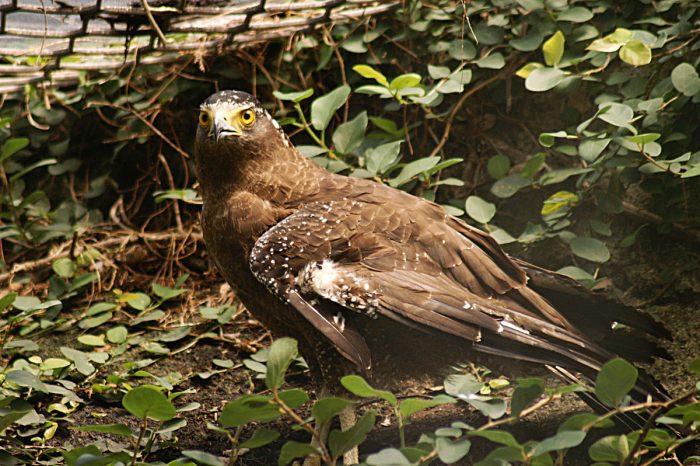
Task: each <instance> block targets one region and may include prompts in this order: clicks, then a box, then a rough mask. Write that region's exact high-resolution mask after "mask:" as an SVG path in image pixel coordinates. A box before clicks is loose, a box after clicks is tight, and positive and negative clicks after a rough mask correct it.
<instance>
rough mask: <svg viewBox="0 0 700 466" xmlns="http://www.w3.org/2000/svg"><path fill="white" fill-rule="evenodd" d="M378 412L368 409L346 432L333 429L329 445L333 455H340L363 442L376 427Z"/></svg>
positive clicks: (329, 436)
mask: <svg viewBox="0 0 700 466" xmlns="http://www.w3.org/2000/svg"><path fill="white" fill-rule="evenodd" d="M375 419H376V414H375V412H374V411H367V412H366V413H365V414H364V415H363V416H362V417H361V418H360V419H359V420H358V421H357V422H356V423H355V425H354V426H352V427H351V428H350V429H348V430H347V431H345V432H341V431H339V430H333V431H331V433H330V434H329V435H328V447H329V448H330V451H331V455H333V456H334V457H340V456H342V455H343V454H344V453H346V452H348V451H350V450H351V449H352V448H353V447H356V446H357V445H359V444H361V443H362V442H364V441H365V439H366V438H367V434H368V433H369V432H370V431H371V430H372V427H374V422H375Z"/></svg>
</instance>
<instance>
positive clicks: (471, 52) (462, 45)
mask: <svg viewBox="0 0 700 466" xmlns="http://www.w3.org/2000/svg"><path fill="white" fill-rule="evenodd" d="M447 52H448V53H449V54H450V57H452V58H454V59H455V60H459V61H465V60H471V59H473V58H474V57H476V48H475V47H474V44H472V43H471V42H470V41H469V40H467V39H464V40H461V39H456V40H453V41H452V42H450V46H449V48H448V50H447Z"/></svg>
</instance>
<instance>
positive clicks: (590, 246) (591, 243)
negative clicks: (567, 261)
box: [569, 236, 610, 263]
mask: <svg viewBox="0 0 700 466" xmlns="http://www.w3.org/2000/svg"><path fill="white" fill-rule="evenodd" d="M569 247H570V248H571V252H573V253H574V254H575V255H577V256H578V257H582V258H583V259H586V260H589V261H591V262H598V263H602V262H607V261H608V260H609V259H610V251H609V250H608V247H607V246H606V245H605V243H603V242H602V241H600V240H599V239H596V238H591V237H588V236H578V237H576V238H574V239H572V240H571V242H569Z"/></svg>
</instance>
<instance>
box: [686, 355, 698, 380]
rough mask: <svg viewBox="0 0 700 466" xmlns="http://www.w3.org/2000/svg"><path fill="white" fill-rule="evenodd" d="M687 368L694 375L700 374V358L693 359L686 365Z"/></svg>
mask: <svg viewBox="0 0 700 466" xmlns="http://www.w3.org/2000/svg"><path fill="white" fill-rule="evenodd" d="M688 370H690V372H692V373H693V374H695V375H696V376H700V358H695V359H693V360H692V361H691V362H690V364H689V365H688Z"/></svg>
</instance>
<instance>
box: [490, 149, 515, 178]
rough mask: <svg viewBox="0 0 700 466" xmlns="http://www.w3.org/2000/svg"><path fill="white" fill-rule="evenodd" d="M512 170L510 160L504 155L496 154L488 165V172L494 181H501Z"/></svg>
mask: <svg viewBox="0 0 700 466" xmlns="http://www.w3.org/2000/svg"><path fill="white" fill-rule="evenodd" d="M508 170H510V159H509V158H508V157H507V156H505V155H503V154H496V155H494V156H493V157H491V158H490V159H489V161H488V162H487V164H486V171H488V173H489V176H491V178H493V179H494V180H500V179H501V178H503V177H504V176H506V175H507V174H508Z"/></svg>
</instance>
